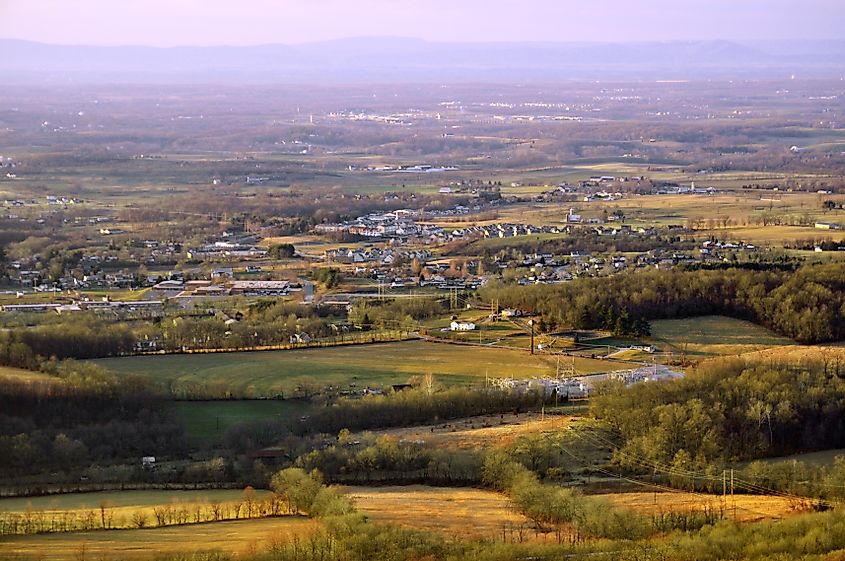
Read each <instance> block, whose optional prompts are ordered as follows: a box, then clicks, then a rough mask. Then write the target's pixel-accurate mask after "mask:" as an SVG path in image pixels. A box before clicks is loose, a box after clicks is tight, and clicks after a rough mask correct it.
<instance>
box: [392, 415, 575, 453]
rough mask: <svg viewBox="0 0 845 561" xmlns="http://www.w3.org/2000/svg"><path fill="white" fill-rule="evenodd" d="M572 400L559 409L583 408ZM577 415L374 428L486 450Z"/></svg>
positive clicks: (554, 428)
mask: <svg viewBox="0 0 845 561" xmlns="http://www.w3.org/2000/svg"><path fill="white" fill-rule="evenodd" d="M584 409H585V406H584V405H581V404H575V405H572V406H567V407H561V408H559V411H567V410H575V411H580V410H584ZM579 421H580V418H577V417H573V416H571V415H541V414H540V413H522V414H518V415H517V414H514V413H507V414H502V415H484V416H480V417H470V418H466V419H455V420H451V421H449V422H447V423H440V424H437V425H426V426H416V427H403V428H396V429H386V430H381V431H376V434H378V435H383V436H387V437H389V438H395V439H397V440H410V441H423V442H425V443H427V444H430V445H433V446H436V447H438V448H453V449H464V450H467V449H470V450H477V449H483V450H489V449H493V448H501V447H504V446H507V445H509V444H511V443H512V442H513V441H514V440H516V439H517V438H519V437H520V436H526V435H537V434H544V433H557V432H559V431H562V430H565V429H567V428H568V427H570V426H572V425H573V424H577V423H578V422H579Z"/></svg>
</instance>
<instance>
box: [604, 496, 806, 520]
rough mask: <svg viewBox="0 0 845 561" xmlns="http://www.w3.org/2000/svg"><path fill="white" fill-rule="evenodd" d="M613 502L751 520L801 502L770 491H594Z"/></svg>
mask: <svg viewBox="0 0 845 561" xmlns="http://www.w3.org/2000/svg"><path fill="white" fill-rule="evenodd" d="M595 496H596V497H599V498H603V499H606V500H607V501H608V502H610V503H611V504H613V505H614V506H617V507H621V508H626V509H629V510H633V511H634V512H637V513H639V514H644V515H646V516H652V515H659V514H666V513H670V512H672V513H688V512H689V513H695V512H702V511H703V509H705V508H707V509H708V510H711V511H714V512H717V513H718V512H721V513H722V515H723V516H724V517H725V518H730V519H736V520H738V521H740V522H755V521H757V520H765V519H771V518H784V517H786V516H790V515H793V514H799V513H800V512H802V511H804V510H805V505H802V504H800V503H798V502H796V501H795V500H793V499H790V498H787V497H775V496H770V495H734V496H733V497H731V496H730V495H727V496H726V497H722V496H721V495H704V494H701V493H685V492H682V491H678V492H668V493H665V492H657V493H610V494H601V495H595Z"/></svg>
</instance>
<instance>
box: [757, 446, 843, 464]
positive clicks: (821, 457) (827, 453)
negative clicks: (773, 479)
mask: <svg viewBox="0 0 845 561" xmlns="http://www.w3.org/2000/svg"><path fill="white" fill-rule="evenodd" d="M840 456H841V457H845V448H835V449H833V450H820V451H818V452H807V453H806V454H793V455H791V456H783V457H781V458H766V459H765V460H762V461H764V462H766V463H769V464H777V463H781V462H792V461H798V462H804V463H805V464H807V465H809V466H830V465H833V463H834V462H835V461H836V458H837V457H840Z"/></svg>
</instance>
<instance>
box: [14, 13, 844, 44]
mask: <svg viewBox="0 0 845 561" xmlns="http://www.w3.org/2000/svg"><path fill="white" fill-rule="evenodd" d="M843 24H845V0H225V1H224V0H0V37H2V38H19V39H30V40H34V41H42V42H46V43H61V44H90V45H129V44H131V45H154V46H172V45H256V44H264V43H303V42H308V41H320V40H325V39H339V38H346V37H358V36H394V37H418V38H422V39H429V40H432V41H473V42H474V41H598V42H606V41H631V40H637V41H652V40H677V39H730V40H741V39H783V38H795V39H802V38H803V39H806V38H838V37H840V36H841V32H842V29H843ZM0 54H2V53H0Z"/></svg>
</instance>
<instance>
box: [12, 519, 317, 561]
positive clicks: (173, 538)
mask: <svg viewBox="0 0 845 561" xmlns="http://www.w3.org/2000/svg"><path fill="white" fill-rule="evenodd" d="M318 528H319V524H318V523H317V522H314V521H313V520H309V519H307V518H303V517H292V516H288V517H283V518H265V519H260V520H259V519H256V520H236V521H232V522H213V523H207V524H192V525H187V526H172V527H167V528H152V529H143V530H137V529H136V530H112V531H93V532H77V533H72V534H38V535H33V536H18V537H12V538H4V539H3V540H0V557H3V558H14V559H50V560H51V561H52V560H55V561H79V560H81V559H154V558H156V557H159V556H162V555H173V554H191V553H195V552H207V551H219V552H223V553H228V554H243V553H253V552H256V553H259V552H262V551H265V550H266V549H268V547H269V546H270V545H271V544H272V543H273V542H274V541H275V542H279V541H285V540H287V539H290V538H292V537H293V536H300V537H302V536H308V535H310V534H311V533H313V532H314V531H316V530H317V529H318Z"/></svg>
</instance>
